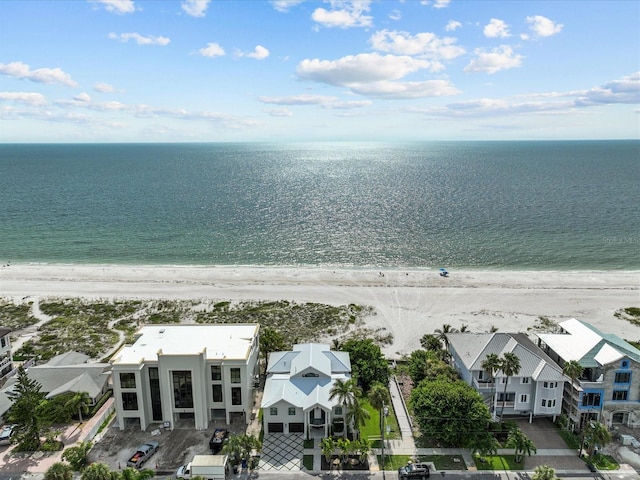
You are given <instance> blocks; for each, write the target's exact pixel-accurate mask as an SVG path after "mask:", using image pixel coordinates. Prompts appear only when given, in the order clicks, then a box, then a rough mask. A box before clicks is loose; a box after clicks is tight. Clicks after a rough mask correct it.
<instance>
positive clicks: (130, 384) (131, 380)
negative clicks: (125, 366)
mask: <svg viewBox="0 0 640 480" xmlns="http://www.w3.org/2000/svg"><path fill="white" fill-rule="evenodd" d="M120 388H136V374H135V373H124V372H123V373H120Z"/></svg>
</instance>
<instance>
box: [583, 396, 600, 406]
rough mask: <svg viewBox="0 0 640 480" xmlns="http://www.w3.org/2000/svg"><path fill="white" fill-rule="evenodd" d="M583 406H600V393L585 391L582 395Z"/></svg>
mask: <svg viewBox="0 0 640 480" xmlns="http://www.w3.org/2000/svg"><path fill="white" fill-rule="evenodd" d="M582 406H583V407H599V406H600V394H599V393H585V394H584V395H582Z"/></svg>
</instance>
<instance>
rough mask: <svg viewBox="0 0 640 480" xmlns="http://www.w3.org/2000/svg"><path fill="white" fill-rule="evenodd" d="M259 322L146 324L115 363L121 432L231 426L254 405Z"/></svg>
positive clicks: (246, 418) (114, 390)
mask: <svg viewBox="0 0 640 480" xmlns="http://www.w3.org/2000/svg"><path fill="white" fill-rule="evenodd" d="M259 329H260V326H259V325H258V324H215V325H145V326H143V327H141V328H140V329H139V330H138V334H137V338H136V341H135V342H134V343H133V344H131V345H124V346H123V347H122V348H121V349H120V350H119V351H118V352H117V353H116V354H115V355H114V356H113V357H112V360H111V363H112V375H113V392H114V397H115V403H116V412H117V415H118V424H119V427H120V429H124V428H126V427H127V426H132V425H139V426H140V428H141V429H143V430H146V429H147V427H148V426H149V425H150V424H152V423H166V422H168V425H169V428H171V429H173V428H174V426H175V425H176V423H177V422H182V421H185V422H193V423H192V424H191V426H192V427H194V428H196V429H205V428H207V427H208V426H209V423H210V422H212V421H218V422H225V423H227V424H229V423H231V420H232V419H233V418H237V417H242V419H243V421H245V422H246V423H248V422H249V420H250V418H249V415H247V411H249V412H251V408H252V406H253V403H252V402H253V389H254V384H255V381H256V376H257V375H258V355H259Z"/></svg>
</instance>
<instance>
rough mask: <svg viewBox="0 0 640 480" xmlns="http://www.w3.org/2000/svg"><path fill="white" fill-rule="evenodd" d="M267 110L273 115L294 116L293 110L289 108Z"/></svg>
mask: <svg viewBox="0 0 640 480" xmlns="http://www.w3.org/2000/svg"><path fill="white" fill-rule="evenodd" d="M266 112H267V113H268V114H269V115H271V116H272V117H293V112H292V111H291V110H289V109H288V108H272V109H269V110H267V111H266Z"/></svg>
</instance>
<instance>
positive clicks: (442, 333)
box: [433, 323, 458, 351]
mask: <svg viewBox="0 0 640 480" xmlns="http://www.w3.org/2000/svg"><path fill="white" fill-rule="evenodd" d="M457 331H458V330H457V329H455V328H453V327H452V326H451V325H449V324H448V323H445V324H444V325H442V328H436V329H435V330H434V331H433V333H436V334H437V335H436V338H437V339H438V340H440V341H441V342H442V345H444V349H445V350H447V351H449V339H448V338H447V334H448V333H455V332H457Z"/></svg>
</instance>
